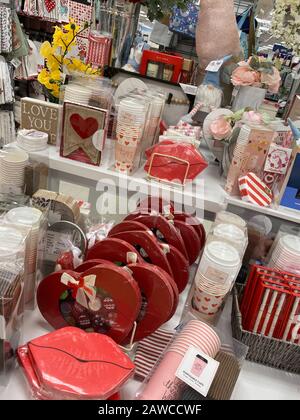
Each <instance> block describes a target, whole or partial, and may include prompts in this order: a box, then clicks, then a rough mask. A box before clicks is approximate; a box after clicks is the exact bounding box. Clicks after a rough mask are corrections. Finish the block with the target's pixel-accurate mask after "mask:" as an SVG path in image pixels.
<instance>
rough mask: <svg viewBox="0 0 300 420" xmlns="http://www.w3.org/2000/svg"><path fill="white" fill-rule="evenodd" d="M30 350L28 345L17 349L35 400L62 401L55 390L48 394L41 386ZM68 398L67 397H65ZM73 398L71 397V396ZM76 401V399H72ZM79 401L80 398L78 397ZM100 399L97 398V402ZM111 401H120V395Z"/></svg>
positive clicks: (113, 397)
mask: <svg viewBox="0 0 300 420" xmlns="http://www.w3.org/2000/svg"><path fill="white" fill-rule="evenodd" d="M28 353H29V349H28V346H27V345H24V346H21V347H19V348H18V349H17V356H18V361H19V364H20V366H21V367H22V369H23V372H24V375H25V377H26V380H27V383H28V385H29V387H30V389H31V393H32V396H33V398H34V399H37V400H60V399H62V395H61V394H59V393H56V392H53V390H49V391H48V392H47V391H46V390H45V389H44V388H43V387H42V386H41V384H40V382H39V380H38V377H37V376H36V373H35V370H34V368H33V366H32V364H31V360H30V358H29V354H28ZM64 397H66V396H64ZM70 398H71V396H70ZM72 399H74V398H72ZM76 399H78V397H76ZM98 399H99V398H98V397H97V400H98ZM108 399H109V400H119V399H120V395H119V393H115V394H113V395H112V396H111V397H109V398H108Z"/></svg>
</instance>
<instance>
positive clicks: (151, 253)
mask: <svg viewBox="0 0 300 420" xmlns="http://www.w3.org/2000/svg"><path fill="white" fill-rule="evenodd" d="M113 238H117V239H122V240H123V241H126V242H128V243H130V244H131V245H133V246H135V247H138V248H142V249H143V250H144V251H145V252H146V253H147V255H148V258H149V259H150V262H151V264H155V265H158V266H159V267H161V268H162V269H163V270H165V271H166V272H167V273H168V274H170V276H172V275H173V272H172V269H171V267H170V264H169V262H168V260H167V257H166V255H165V254H164V252H163V250H162V248H161V246H160V244H159V242H158V240H157V239H156V237H155V236H154V234H153V233H152V232H145V231H138V232H120V233H117V234H115V235H114V236H113ZM100 243H101V242H100Z"/></svg>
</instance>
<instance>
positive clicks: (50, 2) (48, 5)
mask: <svg viewBox="0 0 300 420" xmlns="http://www.w3.org/2000/svg"><path fill="white" fill-rule="evenodd" d="M45 6H46V9H47V12H48V13H50V12H51V11H52V10H53V9H54V8H55V6H56V3H55V1H53V0H45Z"/></svg>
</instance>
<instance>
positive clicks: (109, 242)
mask: <svg viewBox="0 0 300 420" xmlns="http://www.w3.org/2000/svg"><path fill="white" fill-rule="evenodd" d="M94 259H103V260H108V261H111V262H114V263H120V264H122V265H123V264H125V265H126V264H127V263H129V262H140V263H142V262H143V261H144V260H143V258H142V257H141V256H140V254H139V253H138V252H137V250H136V249H135V248H134V246H132V245H131V244H129V243H128V242H126V241H124V240H122V239H119V238H107V239H104V240H103V241H100V242H97V243H96V244H95V245H93V246H92V248H91V249H89V250H88V252H87V256H86V260H94Z"/></svg>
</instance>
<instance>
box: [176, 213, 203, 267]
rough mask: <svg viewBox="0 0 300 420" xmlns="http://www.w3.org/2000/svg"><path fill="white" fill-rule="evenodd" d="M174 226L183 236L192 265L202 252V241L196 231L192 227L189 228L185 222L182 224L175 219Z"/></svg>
mask: <svg viewBox="0 0 300 420" xmlns="http://www.w3.org/2000/svg"><path fill="white" fill-rule="evenodd" d="M174 225H175V227H176V228H177V229H178V230H179V232H180V234H181V236H182V239H183V241H184V245H185V247H186V250H187V253H188V256H189V262H190V264H193V263H194V262H195V261H196V260H197V258H198V257H199V254H200V251H201V243H200V239H199V237H198V235H197V233H196V231H195V230H194V229H193V228H192V226H189V225H188V224H186V223H185V222H181V221H180V220H176V219H175V220H174Z"/></svg>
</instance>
